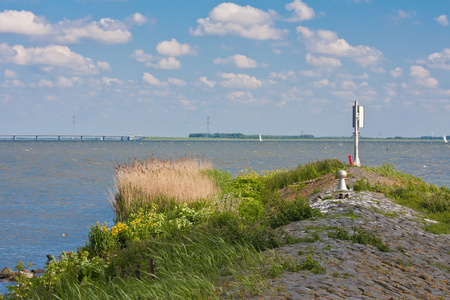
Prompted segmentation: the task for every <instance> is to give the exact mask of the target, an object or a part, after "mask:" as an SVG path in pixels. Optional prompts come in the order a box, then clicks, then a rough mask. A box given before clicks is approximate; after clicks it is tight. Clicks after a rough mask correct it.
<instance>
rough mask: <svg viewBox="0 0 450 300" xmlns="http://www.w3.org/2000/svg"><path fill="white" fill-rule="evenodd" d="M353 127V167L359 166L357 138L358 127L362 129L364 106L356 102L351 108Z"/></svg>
mask: <svg viewBox="0 0 450 300" xmlns="http://www.w3.org/2000/svg"><path fill="white" fill-rule="evenodd" d="M353 127H354V128H355V134H354V136H355V158H354V160H353V163H354V165H355V166H358V167H359V166H361V162H360V161H359V153H358V152H359V149H358V137H359V130H358V128H359V127H361V128H362V127H364V106H362V105H358V101H355V105H354V106H353Z"/></svg>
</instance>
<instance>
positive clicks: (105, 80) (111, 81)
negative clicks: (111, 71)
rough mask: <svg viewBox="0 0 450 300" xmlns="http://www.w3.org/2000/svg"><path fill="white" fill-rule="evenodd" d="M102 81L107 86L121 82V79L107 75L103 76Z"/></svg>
mask: <svg viewBox="0 0 450 300" xmlns="http://www.w3.org/2000/svg"><path fill="white" fill-rule="evenodd" d="M102 82H103V83H104V84H106V85H107V86H112V85H113V84H117V83H121V82H120V80H119V79H117V78H109V77H106V76H103V77H102Z"/></svg>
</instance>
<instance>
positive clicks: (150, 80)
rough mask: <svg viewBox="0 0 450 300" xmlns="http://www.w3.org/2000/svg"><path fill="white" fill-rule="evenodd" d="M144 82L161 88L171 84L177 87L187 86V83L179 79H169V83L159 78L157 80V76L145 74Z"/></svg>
mask: <svg viewBox="0 0 450 300" xmlns="http://www.w3.org/2000/svg"><path fill="white" fill-rule="evenodd" d="M142 80H144V82H146V83H148V84H150V85H154V86H160V87H165V86H168V85H169V84H171V85H176V86H186V85H187V84H186V81H184V80H182V79H178V78H168V79H167V82H165V81H161V80H159V79H158V78H156V77H155V76H153V75H152V74H150V73H147V72H146V73H144V75H143V76H142Z"/></svg>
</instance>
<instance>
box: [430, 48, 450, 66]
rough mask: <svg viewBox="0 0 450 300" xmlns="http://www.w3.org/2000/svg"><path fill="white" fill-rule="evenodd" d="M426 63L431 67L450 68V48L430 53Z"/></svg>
mask: <svg viewBox="0 0 450 300" xmlns="http://www.w3.org/2000/svg"><path fill="white" fill-rule="evenodd" d="M426 63H427V65H428V67H430V68H434V69H442V70H450V48H445V49H444V50H443V51H442V52H437V53H433V54H430V55H429V56H428V58H427V61H426Z"/></svg>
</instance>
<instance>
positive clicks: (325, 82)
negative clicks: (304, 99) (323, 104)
mask: <svg viewBox="0 0 450 300" xmlns="http://www.w3.org/2000/svg"><path fill="white" fill-rule="evenodd" d="M329 85H330V81H329V80H328V79H322V80H319V81H316V82H314V84H313V86H314V87H315V88H324V87H326V86H329Z"/></svg>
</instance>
